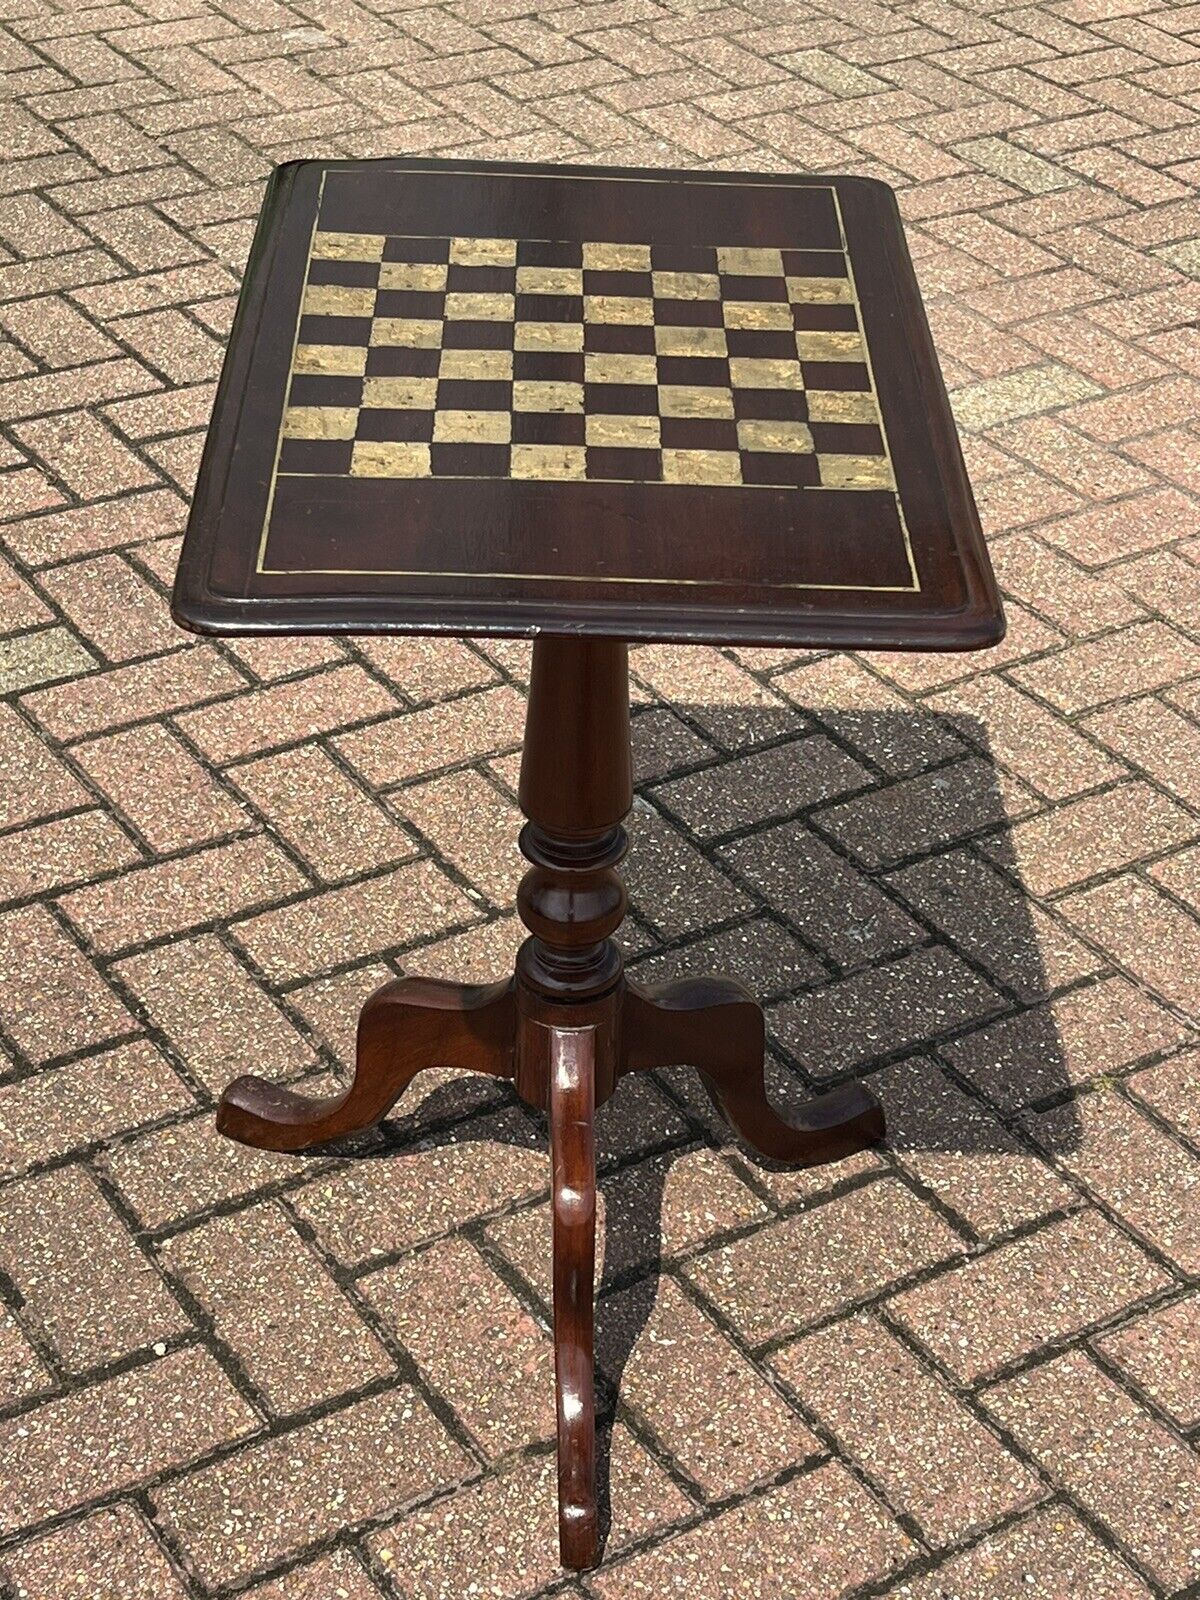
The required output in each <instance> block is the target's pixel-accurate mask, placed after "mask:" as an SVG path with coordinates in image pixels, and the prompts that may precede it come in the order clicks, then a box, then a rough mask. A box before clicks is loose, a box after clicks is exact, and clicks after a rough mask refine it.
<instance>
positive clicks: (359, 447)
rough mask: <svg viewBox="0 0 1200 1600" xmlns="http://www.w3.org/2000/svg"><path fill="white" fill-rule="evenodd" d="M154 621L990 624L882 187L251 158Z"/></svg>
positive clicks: (452, 627) (975, 631) (977, 642)
mask: <svg viewBox="0 0 1200 1600" xmlns="http://www.w3.org/2000/svg"><path fill="white" fill-rule="evenodd" d="M175 614H176V616H177V618H178V619H179V621H181V622H182V623H183V624H184V625H185V626H188V627H192V628H195V629H198V630H200V631H203V632H215V633H248V632H271V631H280V632H291V633H295V632H322V633H327V632H347V633H368V632H393V633H428V632H437V633H476V634H536V633H539V632H550V633H564V634H565V633H586V634H593V635H601V636H607V637H614V638H624V639H663V640H677V641H680V642H686V641H707V642H710V643H739V642H740V643H759V644H796V645H811V646H817V645H826V644H834V645H850V646H859V647H870V646H895V647H907V648H916V649H922V648H927V649H962V648H971V647H977V646H983V645H988V644H993V643H995V642H996V640H997V639H999V638H1000V636H1001V634H1002V632H1003V619H1002V613H1001V609H1000V602H999V598H998V596H997V592H996V588H995V583H994V580H993V577H992V573H991V569H990V566H989V564H988V560H987V555H986V551H985V549H984V544H983V539H982V536H981V533H980V527H979V519H978V515H977V513H976V510H975V506H974V502H973V500H972V497H971V490H970V486H969V484H968V481H967V475H966V471H965V468H964V466H963V460H962V454H961V451H960V449H959V445H958V439H957V435H956V433H955V429H954V423H953V419H952V416H951V413H950V407H949V403H948V401H947V398H946V391H945V386H944V384H943V382H942V378H941V374H940V372H939V370H938V365H937V358H936V356H935V354H934V349H933V344H932V341H931V338H930V334H929V328H928V324H927V322H926V319H925V314H924V310H923V307H922V305H921V300H920V295H919V292H918V290H917V285H916V280H915V278H914V275H913V270H912V264H911V261H910V258H909V254H908V250H907V247H906V245H905V242H904V234H903V229H902V227H901V223H900V217H899V213H898V211H897V209H896V203H895V198H894V196H893V194H892V192H891V190H890V189H889V188H887V186H886V185H885V184H882V183H878V182H875V181H874V180H871V179H866V178H847V177H817V176H809V175H806V176H803V177H800V176H790V175H779V174H765V173H764V174H746V173H724V172H722V173H711V172H709V173H698V172H665V171H664V172H660V171H638V170H624V169H616V168H590V167H540V166H516V165H511V164H492V163H479V162H457V161H430V160H424V161H415V160H414V161H409V160H383V161H327V162H326V161H303V162H293V163H290V164H288V165H287V166H284V167H280V168H279V169H278V170H277V171H276V172H275V174H274V176H273V177H272V179H271V182H270V185H269V188H268V192H267V196H266V200H265V202H264V205H263V211H262V216H261V218H260V221H259V227H258V231H257V234H256V236H255V240H254V245H253V248H252V250H251V255H250V263H249V267H248V271H247V276H246V282H245V287H244V289H243V292H242V297H241V301H240V304H239V308H238V314H237V318H236V320H235V323H234V327H233V332H232V335H231V338H230V344H229V350H228V354H227V357H226V362H225V368H224V372H223V374H222V378H221V384H220V387H219V390H218V393H217V400H216V406H215V409H214V412H213V420H212V424H211V427H210V430H209V436H208V442H207V447H206V450H205V455H204V460H203V463H202V466H201V470H200V476H199V480H198V483H197V488H196V495H195V500H194V503H193V506H192V514H191V520H190V522H189V525H188V532H187V537H186V540H185V542H184V549H183V554H182V557H181V561H180V569H179V575H178V579H177V582H176V592H175Z"/></svg>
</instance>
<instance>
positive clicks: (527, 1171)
mask: <svg viewBox="0 0 1200 1600" xmlns="http://www.w3.org/2000/svg"><path fill="white" fill-rule="evenodd" d="M508 1116H509V1114H506V1115H505V1117H504V1118H501V1117H485V1118H482V1119H480V1120H479V1121H476V1122H471V1123H466V1124H464V1125H462V1126H461V1127H456V1128H454V1129H452V1130H451V1131H450V1132H449V1133H447V1134H444V1135H442V1136H441V1137H440V1138H438V1139H436V1140H433V1141H430V1142H429V1143H428V1144H427V1145H424V1146H421V1145H418V1146H417V1147H415V1148H412V1149H405V1150H401V1151H398V1152H396V1153H395V1154H394V1155H388V1156H386V1157H383V1158H381V1159H380V1160H377V1161H364V1162H357V1163H355V1164H354V1165H352V1166H349V1167H345V1168H343V1169H342V1170H341V1171H339V1172H337V1173H333V1174H330V1175H329V1176H327V1177H322V1178H319V1179H318V1180H317V1181H316V1182H315V1183H311V1184H307V1185H305V1187H304V1188H302V1189H299V1190H297V1192H296V1193H295V1194H294V1195H293V1196H292V1205H293V1208H294V1209H295V1211H296V1212H297V1213H298V1214H299V1216H300V1217H301V1218H302V1219H303V1220H304V1221H305V1222H307V1223H309V1224H310V1225H311V1226H312V1227H313V1228H314V1229H315V1230H316V1232H317V1235H318V1237H319V1238H320V1240H321V1243H322V1245H323V1246H324V1247H325V1249H327V1250H328V1251H329V1252H330V1254H332V1255H333V1256H335V1257H336V1258H337V1259H338V1260H339V1261H342V1262H344V1263H345V1264H346V1265H347V1266H356V1265H358V1264H359V1263H361V1262H365V1261H369V1260H370V1259H371V1257H373V1256H383V1255H389V1254H391V1252H392V1251H396V1250H407V1249H411V1248H413V1247H414V1246H416V1245H419V1244H424V1243H426V1242H427V1241H429V1240H432V1239H436V1238H438V1237H439V1236H440V1235H442V1234H444V1233H449V1232H451V1231H452V1230H454V1229H456V1228H461V1227H462V1226H463V1224H464V1223H466V1222H469V1221H470V1220H471V1219H472V1218H473V1217H479V1216H487V1215H488V1214H490V1213H491V1212H494V1211H499V1210H500V1209H501V1208H502V1207H503V1206H505V1205H508V1204H509V1203H510V1202H512V1201H514V1200H521V1199H527V1198H529V1197H530V1196H531V1195H535V1194H538V1193H539V1192H540V1191H541V1190H543V1189H546V1188H548V1187H549V1183H550V1165H549V1161H548V1159H547V1157H546V1154H545V1152H544V1150H537V1149H531V1148H519V1147H515V1146H514V1145H512V1144H510V1143H508V1142H507V1141H505V1140H504V1134H505V1131H506V1128H507V1127H508V1126H509V1122H508ZM502 1141H503V1142H502Z"/></svg>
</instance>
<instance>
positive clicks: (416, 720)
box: [335, 685, 525, 785]
mask: <svg viewBox="0 0 1200 1600" xmlns="http://www.w3.org/2000/svg"><path fill="white" fill-rule="evenodd" d="M347 720H349V719H347ZM524 725H525V701H524V698H523V697H522V696H521V695H519V694H518V693H517V691H516V690H515V689H511V688H509V687H508V686H507V685H506V686H504V687H502V688H498V689H485V690H483V691H482V692H481V693H479V694H472V695H467V696H465V697H464V698H462V699H459V700H451V701H449V702H448V703H446V704H444V705H435V706H430V707H428V708H427V709H426V710H424V711H409V712H407V713H404V714H403V715H400V716H396V717H391V718H389V719H388V721H386V722H380V723H377V724H376V725H375V726H374V727H371V728H364V729H363V730H362V732H360V733H351V734H346V735H344V736H343V737H342V738H340V739H337V740H336V741H335V746H336V748H337V750H338V751H339V752H340V754H341V755H343V756H344V757H345V759H346V760H347V761H348V762H349V763H350V765H351V766H352V767H353V768H354V769H355V770H356V771H357V772H360V773H361V774H362V776H363V778H364V779H365V780H366V781H367V783H369V784H373V785H383V784H390V783H402V782H403V781H404V779H405V778H415V777H418V776H423V775H424V774H425V773H427V772H431V771H434V770H436V769H437V768H438V767H447V766H452V765H457V763H459V762H460V761H466V760H468V759H470V760H475V759H477V758H478V757H479V756H481V755H486V754H488V753H489V752H490V751H495V750H505V749H507V748H508V747H509V746H511V745H514V744H518V743H519V742H520V739H521V732H522V729H523V728H524Z"/></svg>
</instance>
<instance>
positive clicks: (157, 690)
mask: <svg viewBox="0 0 1200 1600" xmlns="http://www.w3.org/2000/svg"><path fill="white" fill-rule="evenodd" d="M73 670H76V671H78V670H79V669H78V668H75V669H73ZM245 687H246V684H245V679H244V678H242V677H241V676H240V674H238V673H237V672H235V671H234V669H233V668H232V667H231V666H230V665H229V664H228V663H227V662H226V661H225V660H224V659H223V658H222V657H220V656H219V655H217V654H216V652H215V650H214V649H213V647H212V646H211V645H205V644H198V645H189V646H188V647H187V648H185V649H183V650H175V651H172V653H171V654H170V655H168V656H156V657H155V658H154V659H153V660H150V661H138V662H135V663H134V664H133V665H132V666H128V667H113V668H111V669H110V670H109V671H108V672H98V673H95V674H93V675H92V676H90V677H86V678H77V679H75V680H73V681H72V682H71V683H64V684H61V685H59V686H58V687H57V688H54V689H40V690H38V691H37V692H36V693H34V694H30V695H26V696H25V698H24V699H23V700H22V702H21V704H22V706H23V707H24V708H25V710H26V711H28V713H29V714H30V716H32V717H33V718H34V720H35V721H36V722H39V723H40V724H41V725H42V727H43V728H45V729H46V731H47V733H49V734H51V735H52V736H53V737H54V738H56V739H80V738H82V737H83V736H84V735H85V734H89V733H101V732H103V731H105V730H106V729H108V728H112V727H117V726H119V725H121V724H122V723H126V722H138V721H140V720H141V719H142V718H143V717H155V716H161V715H162V714H163V713H164V712H168V711H174V710H177V709H179V708H180V707H181V706H188V705H195V704H196V703H197V701H200V700H211V699H214V698H215V697H216V696H218V695H222V694H229V693H230V692H231V691H233V690H236V689H244V688H245ZM223 714H224V715H228V711H226V712H224V713H223Z"/></svg>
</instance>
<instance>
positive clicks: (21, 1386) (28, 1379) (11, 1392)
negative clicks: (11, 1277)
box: [0, 1307, 54, 1570]
mask: <svg viewBox="0 0 1200 1600" xmlns="http://www.w3.org/2000/svg"><path fill="white" fill-rule="evenodd" d="M53 1384H54V1378H53V1377H52V1376H51V1373H50V1370H49V1368H48V1367H47V1366H46V1364H45V1362H43V1360H42V1358H41V1357H40V1356H39V1355H38V1353H37V1351H36V1350H35V1349H34V1348H33V1346H32V1345H31V1344H30V1342H29V1340H28V1339H27V1338H26V1337H25V1334H24V1333H23V1332H22V1330H21V1327H20V1325H19V1324H18V1322H17V1319H16V1317H15V1316H14V1315H13V1313H12V1312H11V1311H9V1310H8V1308H7V1307H5V1308H4V1309H3V1310H2V1311H0V1406H11V1405H14V1404H15V1403H16V1402H17V1401H19V1400H27V1399H28V1398H29V1396H30V1395H31V1394H37V1392H38V1390H39V1389H49V1388H51V1387H53ZM0 1570H2V1569H0Z"/></svg>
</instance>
